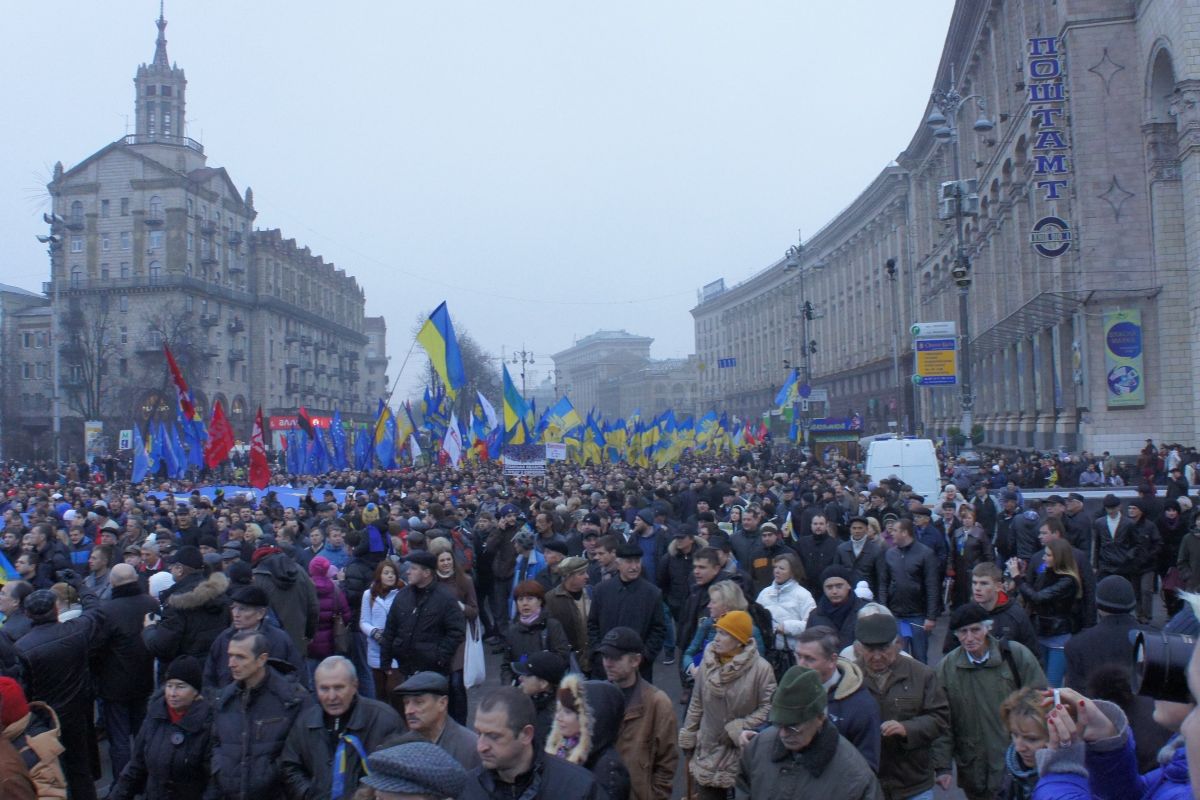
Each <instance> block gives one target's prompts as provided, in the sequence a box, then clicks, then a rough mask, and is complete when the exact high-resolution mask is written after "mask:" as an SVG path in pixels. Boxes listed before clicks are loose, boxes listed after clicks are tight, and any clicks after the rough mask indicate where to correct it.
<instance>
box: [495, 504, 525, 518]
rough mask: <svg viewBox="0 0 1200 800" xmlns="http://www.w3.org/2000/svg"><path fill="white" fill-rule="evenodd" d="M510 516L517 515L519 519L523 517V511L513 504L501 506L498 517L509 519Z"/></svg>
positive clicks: (497, 513)
mask: <svg viewBox="0 0 1200 800" xmlns="http://www.w3.org/2000/svg"><path fill="white" fill-rule="evenodd" d="M509 514H516V515H517V516H518V517H519V516H521V509H519V508H517V507H516V506H514V505H513V504H512V503H505V504H504V505H502V506H500V510H499V511H497V512H496V516H497V517H507V516H508V515H509Z"/></svg>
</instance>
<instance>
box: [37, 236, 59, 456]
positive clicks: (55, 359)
mask: <svg viewBox="0 0 1200 800" xmlns="http://www.w3.org/2000/svg"><path fill="white" fill-rule="evenodd" d="M42 219H43V220H45V222H46V224H47V225H49V226H50V233H49V234H48V235H46V236H38V237H37V240H38V241H39V242H41V243H42V244H44V245H46V249H47V251H48V252H49V254H50V288H51V291H52V292H53V294H52V295H51V297H50V346H51V347H53V348H54V350H53V351H52V355H51V373H52V380H53V382H54V394H53V395H51V402H50V405H51V414H52V415H53V416H52V418H53V423H52V424H53V428H52V430H53V435H54V442H53V444H54V463H55V466H57V465H59V464H61V463H62V397H61V395H62V365H61V363H60V361H59V358H60V351H61V349H62V348H61V344H60V342H59V340H58V339H59V337H58V315H59V313H60V305H59V296H58V289H59V284H60V283H61V281H59V279H58V277H57V276H55V274H54V267H55V262H56V260H57V257H58V254H59V253H60V252H61V251H62V235H61V234H60V230H61V226H62V225H63V224H65V223H66V220H65V219H63V218H62V217H60V216H59V215H58V214H43V215H42Z"/></svg>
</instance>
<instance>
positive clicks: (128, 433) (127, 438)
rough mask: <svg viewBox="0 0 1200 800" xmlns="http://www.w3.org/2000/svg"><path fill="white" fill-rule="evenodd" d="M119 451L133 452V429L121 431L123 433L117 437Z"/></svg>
mask: <svg viewBox="0 0 1200 800" xmlns="http://www.w3.org/2000/svg"><path fill="white" fill-rule="evenodd" d="M117 449H118V450H132V449H133V429H132V428H129V429H126V430H123V431H121V433H120V434H119V435H118V436H117Z"/></svg>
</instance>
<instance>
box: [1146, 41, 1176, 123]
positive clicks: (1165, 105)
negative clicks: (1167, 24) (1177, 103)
mask: <svg viewBox="0 0 1200 800" xmlns="http://www.w3.org/2000/svg"><path fill="white" fill-rule="evenodd" d="M1149 94H1150V96H1149V97H1148V98H1147V100H1148V101H1149V106H1150V108H1149V112H1150V121H1151V122H1173V121H1174V119H1173V117H1172V116H1171V100H1172V99H1173V98H1174V95H1175V65H1174V63H1172V61H1171V52H1170V51H1169V50H1167V49H1166V48H1165V47H1164V48H1162V49H1160V50H1159V51H1158V53H1157V54H1155V56H1154V66H1153V67H1152V68H1151V70H1150V92H1149Z"/></svg>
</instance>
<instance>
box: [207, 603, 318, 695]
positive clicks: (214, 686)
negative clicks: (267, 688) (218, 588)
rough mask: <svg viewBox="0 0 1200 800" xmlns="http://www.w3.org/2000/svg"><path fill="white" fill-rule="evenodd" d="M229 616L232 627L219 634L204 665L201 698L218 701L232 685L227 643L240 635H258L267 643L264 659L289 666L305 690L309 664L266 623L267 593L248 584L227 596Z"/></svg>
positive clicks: (288, 639)
mask: <svg viewBox="0 0 1200 800" xmlns="http://www.w3.org/2000/svg"><path fill="white" fill-rule="evenodd" d="M229 599H230V606H229V613H230V618H231V619H232V624H231V625H230V626H229V627H228V628H226V629H225V630H224V631H222V632H221V635H220V636H218V637H217V638H216V640H215V641H213V643H212V647H211V648H210V649H209V651H208V659H207V660H206V661H205V663H204V695H205V696H206V697H217V696H218V695H220V693H221V690H222V689H224V688H225V687H226V686H228V685H229V684H230V683H231V682H232V681H233V676H232V674H231V673H230V671H229V641H230V640H231V639H233V637H234V636H235V635H236V634H238V633H239V632H241V631H257V632H258V633H261V634H262V635H263V636H265V637H266V639H267V655H268V656H269V657H270V658H271V660H272V661H275V662H283V663H287V664H291V665H292V668H293V669H294V670H295V673H293V674H292V675H291V676H290V677H291V678H293V679H294V680H297V681H299V683H300V684H301V685H303V686H305V687H308V663H307V662H306V661H305V658H304V654H303V653H300V652H299V651H298V650H296V647H295V645H293V644H292V639H291V637H290V636H288V635H287V633H285V632H284V631H283V629H282V628H280V627H278V626H277V625H275V623H274V622H271V621H269V620H268V619H267V611H268V604H267V593H266V592H264V591H263V590H262V589H260V588H258V587H257V586H254V585H253V584H251V585H250V586H239V587H237V588H236V589H234V590H233V591H232V592H230V597H229Z"/></svg>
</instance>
